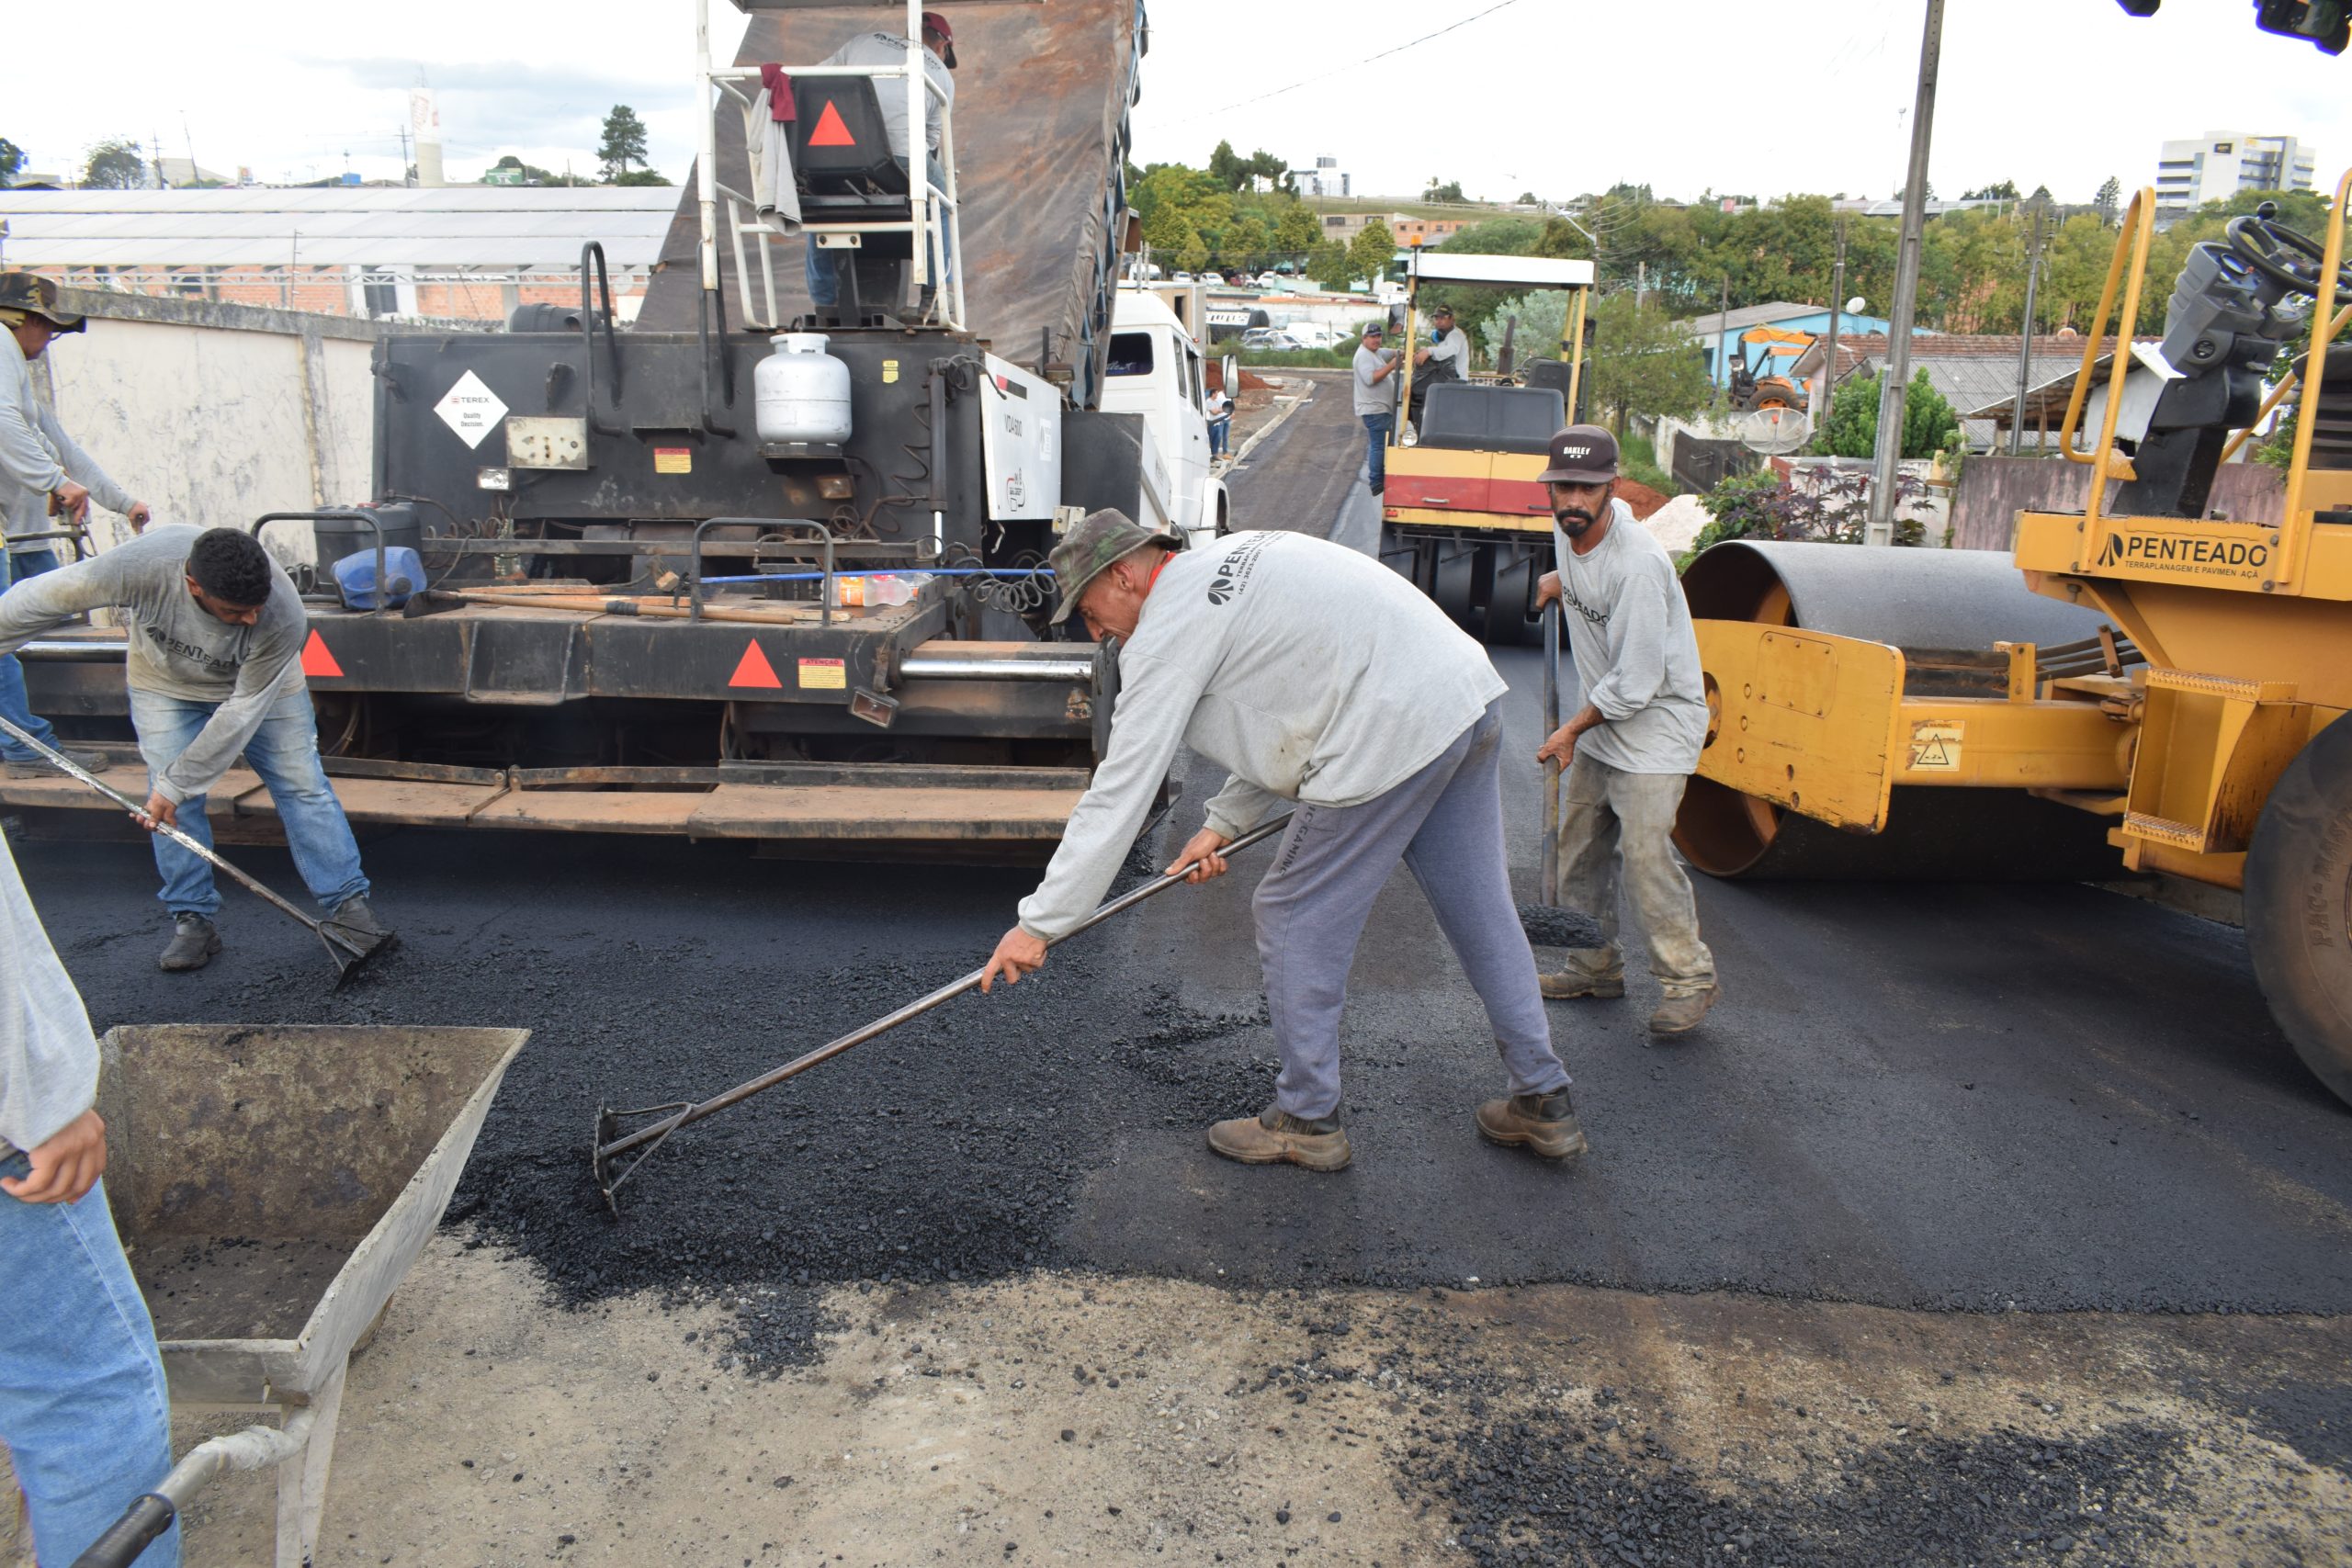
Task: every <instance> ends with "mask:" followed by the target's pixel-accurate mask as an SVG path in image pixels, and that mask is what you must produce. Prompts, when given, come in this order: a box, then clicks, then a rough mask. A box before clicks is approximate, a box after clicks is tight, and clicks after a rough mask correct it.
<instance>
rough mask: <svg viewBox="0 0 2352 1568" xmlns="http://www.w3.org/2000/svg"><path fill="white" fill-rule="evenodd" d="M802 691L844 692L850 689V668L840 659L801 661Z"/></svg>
mask: <svg viewBox="0 0 2352 1568" xmlns="http://www.w3.org/2000/svg"><path fill="white" fill-rule="evenodd" d="M800 689H801V690H802V691H804V692H805V691H825V692H842V691H847V690H848V689H849V666H848V664H847V663H846V662H844V661H843V660H839V659H804V660H801V661H800Z"/></svg>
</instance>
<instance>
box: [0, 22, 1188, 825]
mask: <svg viewBox="0 0 2352 1568" xmlns="http://www.w3.org/2000/svg"><path fill="white" fill-rule="evenodd" d="M734 3H735V5H736V6H738V8H739V9H740V10H741V11H743V12H745V13H748V14H749V18H748V22H747V25H746V30H745V34H744V37H743V41H742V45H741V50H740V51H739V52H738V54H737V56H736V58H735V62H734V63H731V64H730V63H728V62H725V61H723V60H720V59H716V58H714V57H713V54H712V51H711V27H710V23H711V15H710V12H711V0H696V6H695V14H696V26H697V34H696V39H697V46H698V47H697V55H696V78H695V93H696V96H697V104H698V107H699V111H700V114H701V120H702V129H701V133H700V134H701V145H700V155H699V157H698V158H697V160H696V164H695V175H694V178H693V179H692V180H691V181H690V182H689V184H688V186H686V188H685V189H684V192H683V193H682V200H681V203H680V207H679V210H678V214H677V217H676V219H675V220H674V221H673V226H672V230H671V233H670V236H669V238H668V240H667V241H666V242H665V244H664V247H663V254H662V263H661V265H659V266H658V267H657V268H656V269H655V272H654V276H653V277H652V279H651V282H650V286H649V288H648V291H647V293H646V296H645V298H644V299H643V302H642V305H641V308H640V309H639V311H638V313H637V315H636V317H635V320H634V321H627V322H625V321H622V320H620V319H619V312H616V309H615V301H614V299H613V297H612V293H611V290H610V288H609V285H608V283H607V281H606V272H605V258H604V254H603V251H602V248H601V247H600V246H599V245H597V244H594V243H590V244H588V245H587V246H586V247H585V248H584V250H583V251H582V257H581V267H580V297H579V300H578V303H577V305H576V307H574V306H571V304H569V303H566V304H563V305H553V304H545V303H539V304H526V305H525V306H523V307H522V308H521V309H520V310H517V311H515V314H514V315H513V316H512V317H511V318H510V320H509V321H508V323H507V330H505V331H503V332H464V333H449V334H447V335H431V334H416V335H402V336H396V337H392V338H390V339H387V340H386V341H384V342H383V343H382V344H380V345H379V350H378V352H377V355H376V359H375V365H374V372H375V378H376V390H377V397H376V405H375V430H374V483H373V487H372V489H373V494H372V497H371V498H369V500H368V502H366V503H365V504H358V505H353V506H347V507H343V508H338V509H333V510H330V511H328V512H325V513H316V514H311V513H303V514H288V515H284V516H273V517H268V518H265V519H262V520H261V521H260V522H259V523H257V524H256V525H255V526H256V527H257V528H259V529H260V530H261V531H262V533H263V536H264V537H265V538H266V540H269V541H271V542H272V543H273V544H281V545H283V546H287V547H290V548H291V549H292V550H293V551H294V552H295V553H299V547H300V536H301V534H302V532H303V530H304V529H305V528H306V527H307V528H308V529H309V530H310V531H311V533H312V535H313V536H314V537H315V540H316V546H317V548H316V552H315V553H316V555H317V557H318V560H319V565H318V567H317V569H316V575H317V579H318V582H317V587H318V588H319V590H321V592H317V593H315V594H313V595H312V596H311V634H310V637H309V641H308V646H307V648H306V649H305V652H304V655H303V660H302V666H303V671H304V673H305V675H306V676H307V677H308V680H309V684H310V688H311V694H312V696H313V699H314V701H315V703H316V705H317V707H318V710H319V716H320V728H321V737H322V749H323V750H324V751H325V752H326V753H327V755H328V758H329V771H330V773H332V774H333V775H334V778H335V780H336V788H337V791H338V793H339V794H340V795H342V797H343V799H344V801H345V806H346V808H347V809H348V810H349V811H350V813H351V815H352V816H353V817H354V818H355V819H357V820H361V821H376V822H400V823H418V824H426V825H434V826H444V827H490V828H506V829H517V828H524V829H528V828H542V829H570V830H600V831H619V832H632V833H665V834H680V835H687V836H693V837H703V838H725V837H732V838H746V839H754V840H763V841H768V842H773V843H776V844H779V845H786V846H790V845H797V846H801V847H803V848H806V849H808V850H809V851H811V852H817V853H820V854H821V853H838V852H843V851H844V850H846V851H851V852H858V851H863V850H867V849H871V850H875V851H877V852H880V851H885V850H887V851H888V852H890V853H893V854H896V853H900V852H907V851H908V850H910V849H911V850H913V851H914V852H927V853H932V854H939V855H945V856H948V857H950V858H952V856H953V855H954V853H955V852H956V850H957V849H958V847H959V846H960V847H973V846H977V847H978V848H979V849H981V850H983V851H985V852H989V853H999V852H1007V851H1011V852H1019V853H1027V852H1035V851H1039V850H1043V849H1046V848H1050V845H1051V843H1052V841H1054V840H1057V839H1058V837H1059V835H1060V832H1061V829H1062V824H1063V823H1064V821H1065V820H1066V819H1067V818H1068V816H1069V810H1070V808H1071V807H1072V806H1074V804H1075V803H1076V801H1077V799H1078V795H1079V794H1080V791H1081V790H1082V789H1083V786H1084V784H1085V782H1086V779H1087V777H1088V773H1089V770H1090V769H1091V766H1092V763H1093V761H1094V760H1095V759H1096V757H1097V756H1098V755H1099V753H1100V750H1101V748H1102V747H1103V744H1105V743H1106V741H1107V736H1108V725H1109V717H1110V709H1111V705H1112V703H1113V701H1114V696H1115V691H1116V684H1117V676H1116V671H1115V667H1114V656H1113V654H1112V653H1111V652H1110V651H1109V650H1107V649H1100V648H1098V647H1096V646H1095V645H1094V644H1092V643H1091V642H1083V641H1079V642H1073V641H1066V640H1057V639H1056V636H1055V629H1054V628H1052V627H1051V626H1049V625H1048V621H1047V616H1048V615H1049V613H1050V609H1051V604H1052V584H1051V579H1050V576H1049V575H1048V574H1047V573H1046V571H1045V570H1044V567H1045V561H1046V554H1047V552H1048V551H1049V550H1050V548H1051V547H1052V545H1053V543H1054V539H1055V535H1056V533H1057V530H1058V529H1059V528H1061V527H1064V526H1067V525H1068V522H1069V520H1070V519H1071V518H1072V517H1074V516H1077V515H1080V514H1082V513H1084V512H1085V511H1087V510H1089V509H1091V508H1094V507H1098V506H1118V507H1120V508H1122V509H1123V510H1125V511H1126V512H1128V513H1130V514H1132V515H1134V516H1136V518H1138V519H1139V520H1141V521H1143V522H1145V523H1147V524H1148V525H1159V526H1168V527H1173V528H1176V529H1178V530H1179V531H1182V532H1189V531H1190V529H1191V527H1192V525H1193V524H1194V523H1196V522H1197V519H1192V518H1186V517H1182V516H1179V515H1177V514H1176V513H1177V511H1178V508H1177V506H1176V502H1175V501H1174V499H1173V498H1174V497H1176V496H1177V495H1178V494H1179V489H1180V487H1177V486H1176V485H1174V484H1173V483H1172V482H1171V480H1170V478H1169V475H1170V471H1171V467H1172V465H1171V462H1170V456H1169V454H1166V453H1163V452H1161V451H1159V449H1158V448H1159V446H1160V445H1164V444H1165V440H1166V439H1167V438H1165V437H1163V436H1161V435H1160V434H1158V433H1157V432H1156V431H1155V429H1154V427H1153V426H1152V425H1151V424H1150V423H1149V422H1148V420H1147V419H1146V418H1144V417H1143V416H1141V415H1138V414H1136V413H1123V412H1106V411H1105V410H1104V408H1103V387H1104V380H1105V377H1106V374H1107V371H1108V368H1109V367H1108V365H1107V357H1108V355H1109V350H1110V346H1111V340H1112V336H1113V333H1112V324H1113V318H1114V313H1115V309H1116V303H1117V280H1118V277H1119V273H1120V260H1121V256H1122V254H1123V252H1124V250H1125V247H1126V245H1127V243H1128V229H1129V220H1128V212H1127V202H1126V186H1125V179H1126V175H1125V169H1126V158H1127V152H1128V149H1129V132H1128V124H1127V114H1128V109H1129V107H1130V106H1131V105H1132V104H1133V103H1134V102H1135V100H1136V96H1137V94H1138V92H1139V73H1140V70H1141V62H1142V58H1143V53H1144V50H1145V47H1146V41H1147V39H1146V32H1145V26H1144V15H1143V10H1142V6H1141V5H1140V4H1139V0H1035V3H1031V4H1023V5H1004V4H987V3H974V0H926V3H928V4H931V5H933V6H936V7H937V8H938V9H939V10H940V11H941V12H942V13H943V15H944V16H946V17H950V18H952V22H951V25H952V26H953V28H954V29H955V33H956V39H955V41H956V52H957V54H958V57H959V59H958V69H957V70H956V72H955V73H954V75H953V78H952V80H953V83H954V86H955V92H954V94H953V95H952V97H951V96H949V95H944V94H942V93H940V92H939V90H938V88H937V87H936V86H935V85H933V84H932V83H931V82H929V81H928V80H927V78H926V75H925V73H924V72H923V71H922V70H921V69H918V68H917V66H918V63H919V62H922V60H923V59H924V54H923V51H922V45H921V44H920V42H919V39H920V38H921V22H920V16H921V10H920V8H919V6H918V4H917V3H916V0H880V3H875V0H868V3H865V4H833V5H822V6H819V5H810V4H806V3H804V0H734ZM876 32H879V33H882V34H886V35H889V36H890V37H892V38H894V39H899V40H900V41H902V42H903V43H904V45H905V48H904V50H903V51H900V52H899V55H898V61H897V62H888V63H884V64H881V65H873V64H867V65H826V64H824V63H822V62H824V61H825V60H826V59H827V58H828V57H829V56H831V55H832V54H833V53H834V51H836V50H837V49H839V48H840V47H841V46H842V44H844V43H845V42H847V41H849V40H851V39H854V38H857V37H859V36H860V35H870V34H874V33H876ZM865 53H866V54H867V55H868V56H869V57H870V56H872V55H874V54H877V53H878V54H880V55H882V56H884V57H886V58H887V57H888V55H889V53H890V51H887V50H884V51H865ZM763 67H767V68H769V69H766V70H763ZM779 70H780V71H781V73H782V74H781V75H779V74H778V71H779ZM900 95H904V96H903V97H901V96H900ZM787 99H788V103H786V102H785V100H787ZM779 104H783V107H785V109H786V113H785V114H782V115H779V114H777V113H776V112H775V109H776V107H777V106H778V105H779ZM894 104H897V105H901V106H903V109H904V112H903V114H902V115H901V116H900V117H899V118H900V119H901V121H902V123H904V124H906V125H910V126H913V127H916V128H918V129H917V130H916V133H915V134H916V136H918V137H920V136H921V135H922V130H921V129H920V128H922V127H923V126H924V125H925V122H926V118H933V119H935V120H936V121H937V123H938V125H939V128H940V136H939V145H938V149H937V154H936V158H935V160H933V162H934V164H935V166H934V167H931V168H925V167H924V166H923V160H922V158H921V157H920V155H918V157H917V159H916V160H914V164H915V171H914V173H913V174H912V175H910V172H909V166H908V162H907V161H905V160H902V159H899V158H897V157H894V156H893V152H892V148H891V145H890V141H889V136H888V124H887V121H888V118H890V117H889V116H888V115H887V114H886V113H885V109H886V106H890V105H894ZM915 145H916V146H917V148H918V151H919V152H920V146H921V143H920V142H919V141H918V142H916V143H915ZM747 149H756V150H757V151H758V152H760V154H761V157H760V158H759V159H758V160H757V161H755V160H754V159H753V158H752V156H751V155H750V152H749V151H747ZM787 164H788V166H786V165H787ZM792 197H797V205H798V207H799V209H800V210H799V212H798V214H797V221H796V220H794V218H793V217H792V215H791V213H790V209H791V207H792V205H793V202H792V200H791V198H792ZM812 248H813V252H814V254H815V255H816V256H817V257H819V258H820V259H821V260H822V261H823V263H824V264H825V265H835V264H836V263H838V265H837V268H836V270H837V272H838V275H839V281H840V284H841V288H840V299H839V300H838V302H837V303H834V304H832V305H831V307H830V308H820V307H819V306H817V305H816V304H814V303H812V302H811V299H810V291H809V287H808V283H809V278H810V276H811V275H812V273H813V271H814V265H812V264H811V263H810V261H809V259H808V258H809V254H810V252H811V250H812ZM1167 330H1168V331H1170V332H1177V331H1179V330H1181V329H1178V328H1177V327H1175V326H1174V325H1173V324H1172V323H1171V324H1170V325H1169V326H1168V328H1167ZM379 549H380V550H381V552H382V555H381V556H380V557H379V560H380V562H381V564H379V567H378V569H377V571H376V573H375V574H374V580H375V581H391V586H392V588H393V589H394V590H395V592H392V593H390V594H368V595H363V596H362V597H360V598H357V599H355V598H353V597H352V596H351V595H350V594H349V593H347V592H346V593H345V594H344V596H343V597H342V598H341V599H340V600H339V601H338V599H337V598H336V597H335V594H334V590H335V587H336V584H335V583H334V581H331V580H330V576H329V565H330V563H331V562H334V561H336V560H344V561H348V560H350V559H352V558H354V557H357V558H365V557H367V556H368V554H369V553H370V552H371V551H378V550H379ZM403 549H413V550H414V551H415V552H416V554H415V557H414V559H415V560H416V562H417V563H418V565H419V566H420V567H421V569H422V576H423V579H424V581H421V582H413V583H410V584H408V587H409V589H410V590H411V591H412V592H409V593H408V594H407V595H406V596H405V598H404V599H403V597H402V596H401V593H400V592H398V590H399V588H400V586H401V585H400V583H399V582H398V581H392V580H393V579H396V578H397V577H398V575H399V569H398V567H397V565H396V564H394V558H393V557H392V555H391V552H393V551H396V550H403ZM362 575H363V576H365V575H368V574H367V573H364V572H363V574H362ZM1080 635H1081V636H1082V635H1083V634H1082V633H1081V634H1080ZM66 640H68V641H70V640H72V639H66ZM85 640H87V641H88V642H90V643H91V644H92V646H91V647H88V648H81V647H78V646H77V647H76V648H70V649H64V652H63V653H62V655H61V656H59V657H56V658H53V659H49V660H45V661H44V660H42V658H41V656H42V655H43V653H44V651H45V650H44V649H34V650H32V652H33V654H34V655H35V662H34V665H33V666H32V667H33V668H35V670H36V674H35V693H36V700H37V701H40V702H43V703H45V704H48V705H49V706H48V707H46V708H45V709H44V711H54V712H58V713H61V714H66V715H74V714H84V713H89V714H96V713H101V712H104V711H107V710H106V709H105V707H104V704H105V702H107V701H108V700H111V701H112V702H113V703H114V704H115V709H114V711H119V700H120V698H119V686H120V679H121V677H120V674H119V670H110V669H104V668H100V667H99V666H100V665H101V664H102V662H103V660H102V658H101V656H102V655H103V654H104V652H105V651H106V650H105V649H104V648H102V647H98V646H96V645H97V644H99V643H101V642H102V641H103V638H102V637H92V638H89V639H85ZM115 648H116V650H117V651H116V652H115V658H116V660H119V657H120V655H119V638H118V640H117V642H116V643H115ZM46 651H51V652H53V651H55V650H46ZM109 688H110V692H109V690H108V689H109ZM14 783H21V784H25V785H26V786H27V788H28V789H30V790H32V791H33V793H35V794H39V793H40V790H41V789H46V788H48V786H49V784H50V783H51V781H45V780H42V781H14ZM256 784H257V781H254V780H252V779H251V778H250V777H248V776H247V775H243V774H241V773H232V774H231V776H230V778H229V779H228V780H227V781H225V782H224V784H223V785H222V787H221V789H220V792H218V795H219V798H218V799H217V800H216V808H217V807H218V806H219V805H220V803H221V802H223V801H233V802H234V803H235V809H236V810H237V811H238V812H239V813H244V812H248V811H250V812H253V813H255V814H266V813H267V812H268V811H269V810H270V809H271V808H270V806H269V803H268V798H267V795H266V792H265V791H262V790H260V789H258V788H257V787H255V786H256ZM35 786H38V787H35ZM25 794H26V792H25V791H24V790H17V791H16V792H15V793H12V794H11V795H9V796H8V798H9V799H10V800H12V801H16V802H17V804H56V805H65V804H77V803H75V802H71V801H69V800H67V799H66V798H65V797H64V796H62V795H58V796H57V797H56V798H55V799H51V796H50V795H40V800H38V801H36V800H33V799H30V798H20V796H24V795H25ZM1024 846H1025V848H1024Z"/></svg>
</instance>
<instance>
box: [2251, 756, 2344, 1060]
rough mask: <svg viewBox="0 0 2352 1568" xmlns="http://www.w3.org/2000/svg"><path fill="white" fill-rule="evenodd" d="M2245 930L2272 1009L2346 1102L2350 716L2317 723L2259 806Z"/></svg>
mask: <svg viewBox="0 0 2352 1568" xmlns="http://www.w3.org/2000/svg"><path fill="white" fill-rule="evenodd" d="M2245 936H2246V946H2247V949H2248V950H2249V952H2250V953H2252V955H2253V958H2254V974H2255V978H2256V980H2257V981H2259V982H2260V983H2261V986H2262V994H2263V996H2264V998H2266V999H2267V1000H2268V1001H2269V1003H2270V1013H2271V1016H2272V1017H2273V1018H2276V1019H2277V1020H2278V1027H2279V1028H2280V1029H2282V1030H2284V1031H2286V1033H2287V1038H2288V1039H2289V1040H2290V1041H2291V1042H2292V1043H2294V1047H2295V1053H2296V1055H2300V1056H2301V1057H2302V1059H2303V1063H2304V1065H2305V1066H2309V1067H2310V1068H2311V1070H2312V1073H2313V1074H2314V1075H2316V1076H2317V1077H2318V1078H2319V1080H2320V1081H2321V1082H2322V1083H2324V1084H2325V1085H2327V1087H2328V1088H2329V1089H2333V1090H2334V1091H2335V1095H2336V1097H2337V1098H2338V1099H2340V1100H2346V1101H2347V1102H2352V716H2346V717H2343V718H2339V719H2337V720H2336V721H2335V723H2333V724H2331V725H2329V726H2328V727H2327V728H2325V729H2323V730H2321V731H2320V733H2319V735H2318V737H2317V738H2316V739H2313V740H2312V743H2311V744H2310V745H2308V746H2306V747H2304V748H2303V750H2302V752H2301V755H2299V756H2298V757H2296V759H2295V760H2294V761H2292V762H2290V763H2289V764H2288V765H2287V771H2286V772H2285V773H2281V774H2280V775H2279V777H2278V784H2277V786H2276V787H2274V788H2273V789H2272V790H2271V792H2270V798H2269V799H2268V800H2267V802H2265V803H2264V805H2263V807H2262V817H2261V819H2260V820H2259V821H2258V822H2257V823H2256V825H2255V829H2254V843H2253V844H2252V846H2251V847H2250V848H2249V850H2248V852H2247V853H2246V860H2245Z"/></svg>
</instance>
